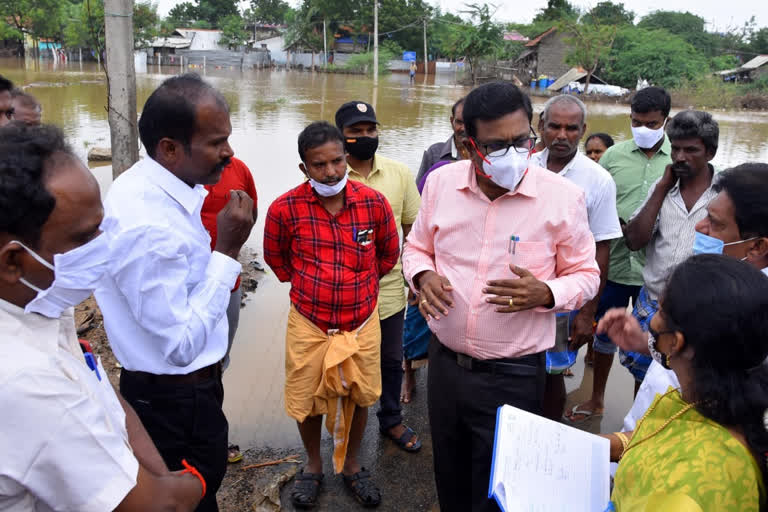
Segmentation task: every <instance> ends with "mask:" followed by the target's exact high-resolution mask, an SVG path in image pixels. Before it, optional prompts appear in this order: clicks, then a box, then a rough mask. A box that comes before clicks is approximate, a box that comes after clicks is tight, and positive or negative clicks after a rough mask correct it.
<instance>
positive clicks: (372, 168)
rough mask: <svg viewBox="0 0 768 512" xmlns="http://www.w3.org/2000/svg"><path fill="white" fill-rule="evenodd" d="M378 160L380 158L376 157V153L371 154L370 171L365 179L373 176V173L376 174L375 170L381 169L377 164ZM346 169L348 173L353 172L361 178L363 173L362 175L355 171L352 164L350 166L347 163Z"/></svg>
mask: <svg viewBox="0 0 768 512" xmlns="http://www.w3.org/2000/svg"><path fill="white" fill-rule="evenodd" d="M379 162H380V160H379V159H377V158H376V155H373V162H371V173H370V174H369V175H368V178H366V179H370V178H371V176H373V175H374V174H376V173H377V172H379V171H381V170H382V169H381V166H380V165H379ZM347 171H348V172H349V173H350V174H351V173H355V174H357V175H358V176H360V177H361V178H362V177H363V175H362V174H360V173H359V172H357V171H356V170H354V169H353V168H352V166H351V165H349V164H347Z"/></svg>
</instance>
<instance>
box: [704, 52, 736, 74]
mask: <svg viewBox="0 0 768 512" xmlns="http://www.w3.org/2000/svg"><path fill="white" fill-rule="evenodd" d="M739 64H740V63H739V59H738V58H737V57H736V56H734V55H720V56H718V57H712V58H711V59H709V68H710V69H711V70H712V71H724V70H726V69H733V68H737V67H739Z"/></svg>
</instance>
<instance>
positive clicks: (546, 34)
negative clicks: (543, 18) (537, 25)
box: [525, 27, 557, 48]
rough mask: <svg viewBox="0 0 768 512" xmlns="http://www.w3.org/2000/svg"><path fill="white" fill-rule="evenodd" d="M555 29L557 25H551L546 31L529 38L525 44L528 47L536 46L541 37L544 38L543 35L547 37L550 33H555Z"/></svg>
mask: <svg viewBox="0 0 768 512" xmlns="http://www.w3.org/2000/svg"><path fill="white" fill-rule="evenodd" d="M556 31H557V27H552V28H550V29H549V30H547V31H546V32H543V33H541V34H539V35H538V36H536V37H534V38H533V39H531V40H530V41H528V42H527V43H525V46H527V47H529V48H530V47H533V46H538V45H539V43H540V42H541V40H542V39H544V38H545V37H547V36H548V35H550V34H553V33H555V32H556Z"/></svg>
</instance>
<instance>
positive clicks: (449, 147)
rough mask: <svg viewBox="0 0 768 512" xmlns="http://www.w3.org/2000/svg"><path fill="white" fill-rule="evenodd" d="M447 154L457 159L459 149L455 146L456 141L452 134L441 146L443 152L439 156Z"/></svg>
mask: <svg viewBox="0 0 768 512" xmlns="http://www.w3.org/2000/svg"><path fill="white" fill-rule="evenodd" d="M449 151H450V152H449ZM448 155H450V156H451V158H452V159H454V160H458V159H459V149H458V148H457V147H456V141H455V140H454V138H453V135H451V138H450V139H448V142H446V143H445V146H443V154H442V155H440V156H441V157H445V156H448Z"/></svg>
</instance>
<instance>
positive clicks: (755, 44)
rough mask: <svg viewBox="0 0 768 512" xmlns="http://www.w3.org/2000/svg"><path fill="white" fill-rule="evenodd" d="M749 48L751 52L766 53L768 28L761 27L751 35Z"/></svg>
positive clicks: (767, 50) (767, 51)
mask: <svg viewBox="0 0 768 512" xmlns="http://www.w3.org/2000/svg"><path fill="white" fill-rule="evenodd" d="M749 48H750V50H752V52H753V53H760V54H768V28H766V27H764V28H761V29H760V30H757V31H755V32H754V33H753V34H752V35H751V37H750V38H749Z"/></svg>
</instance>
